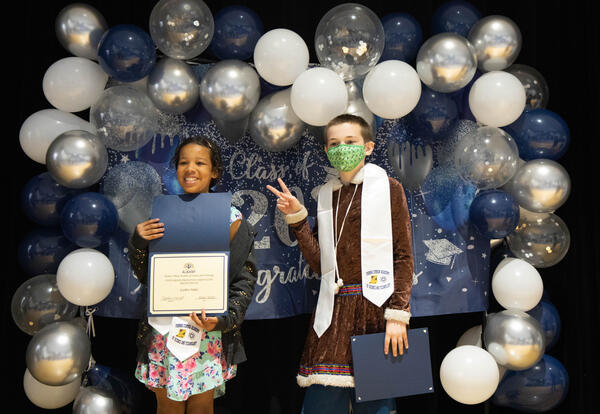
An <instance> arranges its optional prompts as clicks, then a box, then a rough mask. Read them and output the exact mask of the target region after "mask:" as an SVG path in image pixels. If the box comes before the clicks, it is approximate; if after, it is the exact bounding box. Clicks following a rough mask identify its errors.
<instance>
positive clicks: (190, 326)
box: [148, 316, 206, 361]
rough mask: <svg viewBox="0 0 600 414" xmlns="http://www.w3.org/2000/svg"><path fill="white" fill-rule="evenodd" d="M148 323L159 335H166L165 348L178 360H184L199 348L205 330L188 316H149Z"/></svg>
mask: <svg viewBox="0 0 600 414" xmlns="http://www.w3.org/2000/svg"><path fill="white" fill-rule="evenodd" d="M148 323H149V324H150V326H152V327H153V328H154V329H156V330H157V331H158V332H159V333H160V334H161V335H163V336H165V335H166V334H167V333H168V336H167V349H168V350H169V351H171V353H172V354H173V355H175V357H176V358H177V359H178V360H180V361H185V360H186V359H188V358H189V357H191V356H192V355H194V354H195V353H196V352H198V351H199V350H200V342H201V341H202V339H203V338H204V337H205V336H206V331H205V330H204V329H202V328H201V327H199V326H198V325H197V324H196V323H194V321H192V320H191V319H190V318H189V317H187V316H185V317H181V318H179V317H176V316H174V317H170V316H169V317H165V316H159V317H150V318H148Z"/></svg>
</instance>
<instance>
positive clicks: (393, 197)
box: [385, 179, 413, 323]
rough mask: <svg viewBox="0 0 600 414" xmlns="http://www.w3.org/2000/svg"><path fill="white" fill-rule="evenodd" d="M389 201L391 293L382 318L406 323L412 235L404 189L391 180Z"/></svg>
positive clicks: (411, 262) (410, 285) (409, 289)
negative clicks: (392, 274) (392, 258)
mask: <svg viewBox="0 0 600 414" xmlns="http://www.w3.org/2000/svg"><path fill="white" fill-rule="evenodd" d="M390 201H391V204H392V206H391V208H392V235H393V239H394V253H393V254H394V293H393V294H392V296H391V298H390V300H389V303H388V307H387V309H386V310H385V318H386V319H388V320H397V321H402V322H405V323H408V322H409V319H410V316H411V315H410V293H411V290H412V276H413V255H412V233H411V224H410V214H409V212H408V206H407V204H406V196H405V194H404V189H403V187H402V184H400V183H399V182H398V181H396V180H395V179H390Z"/></svg>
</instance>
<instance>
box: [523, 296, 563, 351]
mask: <svg viewBox="0 0 600 414" xmlns="http://www.w3.org/2000/svg"><path fill="white" fill-rule="evenodd" d="M527 313H528V314H530V315H531V316H533V317H534V318H535V319H537V321H538V322H539V323H540V325H541V326H542V330H543V331H544V336H545V337H546V351H548V350H549V349H550V348H552V347H553V346H554V344H556V342H557V341H558V335H559V334H560V327H561V323H560V316H559V315H558V310H557V309H556V307H555V306H554V305H553V304H552V303H550V302H549V301H547V300H544V299H543V298H542V300H541V301H540V302H539V303H538V304H537V305H536V306H535V308H533V309H531V310H530V311H528V312H527Z"/></svg>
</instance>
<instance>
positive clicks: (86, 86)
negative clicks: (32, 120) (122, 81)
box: [42, 57, 108, 112]
mask: <svg viewBox="0 0 600 414" xmlns="http://www.w3.org/2000/svg"><path fill="white" fill-rule="evenodd" d="M107 81H108V75H107V74H106V72H104V71H103V70H102V68H101V67H100V65H99V64H97V63H95V62H92V61H91V60H89V59H85V58H81V57H68V58H64V59H61V60H59V61H57V62H54V63H53V64H52V65H51V66H50V67H49V68H48V70H46V73H45V74H44V80H43V82H42V88H43V89H44V95H45V96H46V99H48V102H50V103H51V104H52V106H54V107H55V108H57V109H60V110H61V111H65V112H79V111H83V110H84V109H87V108H89V107H90V106H92V105H93V104H94V103H96V101H97V100H98V99H100V96H101V95H102V92H103V91H104V87H105V86H106V82H107Z"/></svg>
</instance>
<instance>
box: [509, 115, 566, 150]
mask: <svg viewBox="0 0 600 414" xmlns="http://www.w3.org/2000/svg"><path fill="white" fill-rule="evenodd" d="M503 129H504V130H505V131H506V132H508V134H509V135H510V136H511V137H513V139H514V140H515V142H516V143H517V146H518V147H519V157H521V158H522V159H524V160H525V161H530V160H535V159H538V158H545V159H550V160H557V159H559V158H560V157H562V156H563V154H564V153H565V152H566V151H567V148H568V146H569V140H570V133H569V127H568V126H567V123H566V122H565V121H564V119H562V118H561V117H560V116H559V115H558V114H556V113H554V112H552V111H549V110H547V109H542V108H539V109H531V110H526V111H525V112H523V113H522V114H521V116H520V117H519V119H517V120H516V121H515V122H513V123H512V124H510V125H507V126H505V127H504V128H503Z"/></svg>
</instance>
